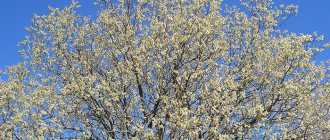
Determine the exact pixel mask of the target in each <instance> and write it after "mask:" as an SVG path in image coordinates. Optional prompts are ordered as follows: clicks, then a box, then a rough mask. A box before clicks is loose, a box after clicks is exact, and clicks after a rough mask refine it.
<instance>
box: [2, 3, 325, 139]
mask: <svg viewBox="0 0 330 140" xmlns="http://www.w3.org/2000/svg"><path fill="white" fill-rule="evenodd" d="M96 6H97V7H98V9H99V11H98V13H97V16H96V18H93V17H91V16H83V15H79V14H77V13H76V8H77V7H79V5H78V4H77V3H76V2H74V1H73V3H72V4H71V5H70V6H68V7H66V8H64V9H63V10H60V9H58V8H50V14H49V15H44V16H35V17H34V18H33V20H32V21H33V24H32V26H30V27H27V28H26V29H27V32H28V33H29V35H28V36H27V37H26V40H24V41H22V42H21V46H22V47H23V48H22V50H21V53H22V56H23V58H24V62H22V63H20V64H18V65H16V66H12V67H8V68H7V70H6V73H5V75H7V76H8V78H7V80H3V81H2V82H1V87H0V103H1V104H0V118H1V119H0V130H2V131H0V134H1V135H0V136H1V138H4V139H26V138H30V139H36V138H46V139H59V138H64V139H68V138H84V139H291V138H292V139H304V138H305V139H322V138H326V137H329V136H330V135H329V134H330V125H329V124H330V122H329V107H330V106H329V105H330V94H329V87H330V85H329V81H328V79H329V72H328V69H327V68H326V64H325V63H323V62H322V63H321V64H316V63H315V62H314V61H312V59H313V57H314V56H315V54H316V53H317V52H320V51H322V49H323V48H325V47H326V46H328V45H327V44H325V45H324V46H322V44H320V41H321V40H322V39H323V37H322V36H319V35H317V34H316V33H314V34H313V35H304V34H300V35H297V34H295V33H290V32H288V31H285V30H283V29H282V28H281V24H282V23H283V22H285V21H286V20H287V18H288V17H290V16H292V15H295V14H296V13H297V7H296V6H294V5H286V6H284V5H280V6H277V5H275V4H274V3H273V2H272V0H249V1H247V0H242V1H240V5H238V6H225V2H222V0H197V1H195V0H192V1H190V0H181V1H179V0H166V1H155V0H147V1H133V0H120V1H118V2H112V1H111V0H98V1H96Z"/></svg>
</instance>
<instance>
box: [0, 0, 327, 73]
mask: <svg viewBox="0 0 330 140" xmlns="http://www.w3.org/2000/svg"><path fill="white" fill-rule="evenodd" d="M224 1H230V0H224ZM70 2H71V0H1V1H0V69H3V68H4V66H10V65H15V64H17V63H18V62H20V61H22V60H21V58H20V55H19V53H18V50H19V49H20V47H17V43H18V42H19V41H22V40H23V39H24V37H25V36H26V32H25V29H24V28H25V27H27V26H29V25H31V19H32V17H33V14H34V13H35V14H38V15H43V14H47V13H48V12H49V11H48V5H49V6H52V7H60V8H62V7H64V6H65V5H68V4H69V3H70ZM93 2H94V0H79V3H80V4H81V8H80V9H79V10H78V13H81V14H85V15H86V14H89V15H90V14H92V13H94V14H95V12H94V11H95V10H96V8H95V7H93ZM274 2H275V3H276V4H281V3H283V2H285V3H293V4H296V5H298V6H299V13H298V16H295V17H291V19H289V20H288V21H287V22H286V24H285V25H283V27H282V28H283V29H287V30H289V31H290V32H296V33H313V32H314V31H317V32H318V33H319V34H323V35H324V36H325V41H327V42H328V41H330V27H329V25H330V7H329V6H330V0H274ZM329 58H330V50H326V51H324V52H323V53H321V54H319V55H318V56H317V60H318V61H320V60H326V59H329Z"/></svg>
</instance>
